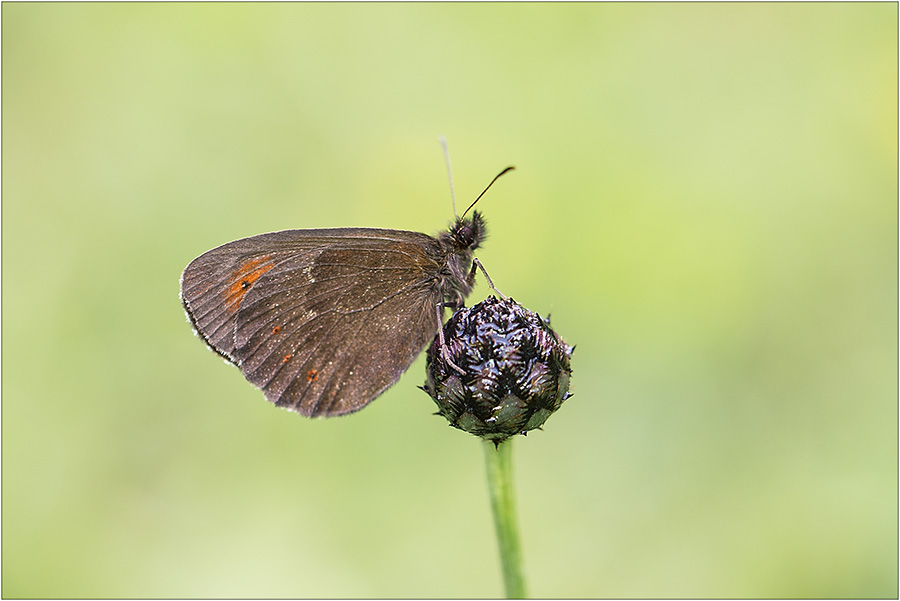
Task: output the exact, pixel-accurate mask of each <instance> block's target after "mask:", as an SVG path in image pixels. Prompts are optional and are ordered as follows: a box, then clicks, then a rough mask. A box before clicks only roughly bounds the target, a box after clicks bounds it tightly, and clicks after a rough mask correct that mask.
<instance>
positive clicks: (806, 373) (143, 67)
mask: <svg viewBox="0 0 900 601" xmlns="http://www.w3.org/2000/svg"><path fill="white" fill-rule="evenodd" d="M2 17H3V19H2V26H3V32H2V33H3V37H2V43H3V48H2V50H3V53H2V60H3V132H2V133H3V190H2V191H3V206H2V208H3V213H2V217H3V221H2V225H3V255H2V257H3V282H2V283H3V351H4V352H3V365H2V367H3V381H2V386H3V389H2V392H3V405H2V409H3V413H2V417H3V422H2V426H3V428H2V434H3V441H2V444H3V474H2V476H3V482H2V483H3V499H2V500H3V531H2V533H3V573H2V575H3V584H2V594H3V596H4V597H7V598H8V597H33V596H38V597H170V596H174V597H197V596H202V597H228V596H238V597H282V596H288V597H471V596H475V597H494V596H498V595H501V594H502V581H501V577H500V572H499V561H498V558H497V551H496V544H495V541H494V538H493V530H492V525H491V521H490V513H489V506H488V498H487V492H486V488H485V482H484V480H485V477H484V468H483V464H482V457H481V445H480V444H479V442H478V440H477V439H475V438H473V437H470V436H469V435H467V434H464V433H462V432H459V431H456V430H454V429H452V428H449V427H448V426H447V424H446V423H445V422H444V421H443V420H442V419H441V418H439V417H435V416H433V415H432V413H433V411H434V410H435V407H434V405H433V403H432V401H431V400H430V399H429V398H428V397H427V396H426V395H425V394H424V393H423V392H421V391H420V390H418V389H417V388H416V386H417V385H419V384H421V383H422V382H423V380H424V360H423V359H422V358H419V359H418V360H417V362H416V363H415V364H413V366H412V368H411V369H410V370H409V372H407V374H406V375H405V376H404V377H403V378H402V379H401V380H400V382H399V383H398V384H397V385H396V386H395V387H394V388H392V389H390V390H389V391H388V392H387V393H385V394H384V395H383V396H382V397H380V398H379V399H378V400H377V401H376V402H374V403H373V404H372V405H371V406H370V407H369V408H367V409H366V410H365V411H363V412H361V413H357V414H354V415H352V416H349V417H343V418H337V419H333V420H318V421H316V420H307V419H304V418H302V417H300V416H298V415H295V414H292V413H288V412H286V411H282V410H279V409H277V408H275V407H273V406H271V405H270V404H268V403H266V402H265V401H264V399H263V396H262V394H261V393H260V392H259V391H258V390H256V389H254V388H253V387H252V386H251V385H249V384H248V383H246V382H245V381H244V380H243V378H242V377H241V375H240V373H239V372H238V370H236V369H234V368H233V367H230V366H227V365H225V364H224V363H223V361H221V360H219V359H218V358H217V357H216V356H215V355H213V354H211V353H209V352H207V351H206V350H205V348H204V346H203V345H202V344H201V343H200V341H199V340H197V339H196V338H195V337H194V336H193V335H192V333H191V330H190V328H189V326H188V324H187V321H186V319H185V317H184V314H183V312H182V309H181V305H180V303H179V300H178V281H179V275H180V273H181V270H182V269H183V268H184V267H185V266H186V265H187V263H188V262H189V261H190V260H191V259H193V258H194V257H195V256H197V255H199V254H200V253H202V252H204V251H206V250H208V249H210V248H212V247H214V246H217V245H219V244H222V243H224V242H227V241H229V240H232V239H235V238H239V237H244V236H248V235H252V234H257V233H262V232H266V231H272V230H278V229H286V228H302V227H310V228H315V227H334V226H370V227H389V228H398V229H409V230H416V231H425V232H429V233H434V232H438V231H441V230H442V229H444V228H445V227H446V225H447V223H448V221H449V219H450V218H451V216H452V210H451V206H450V195H449V191H448V186H447V180H446V175H445V171H444V162H443V158H442V156H441V151H440V147H439V145H438V141H437V139H438V135H439V134H444V135H446V136H447V138H448V140H449V144H450V151H451V156H452V159H453V166H454V174H455V179H456V191H457V195H458V197H459V198H460V203H461V204H463V203H465V202H466V201H469V200H471V199H473V198H474V197H475V196H476V195H477V194H478V192H480V191H481V189H482V188H483V187H484V186H485V185H486V184H487V183H488V181H490V178H491V177H493V176H494V175H495V174H496V173H497V172H498V171H499V170H500V169H502V168H503V167H504V166H506V165H508V164H515V165H516V166H517V167H518V169H517V171H516V172H515V173H513V174H511V175H509V176H507V177H504V178H503V179H502V180H500V181H499V182H498V184H497V185H496V186H495V187H494V188H493V189H492V190H491V192H490V193H489V194H488V195H487V196H486V197H485V199H483V200H482V202H481V208H482V210H483V211H484V213H485V214H486V215H487V218H488V220H489V225H490V226H491V237H490V239H489V240H488V242H487V244H486V246H485V247H484V248H483V250H481V251H479V253H478V256H479V258H480V259H481V260H482V261H483V262H484V264H485V265H486V267H487V269H488V271H489V272H490V274H491V275H492V277H493V278H494V280H495V281H496V282H497V285H498V287H499V288H500V289H501V290H503V291H504V292H506V293H507V294H511V295H512V296H514V297H515V298H516V299H517V300H518V301H520V302H522V303H524V304H525V305H526V306H528V307H529V308H531V309H532V310H535V311H538V312H540V313H542V314H547V313H552V319H553V325H554V327H555V329H556V330H557V331H558V332H560V333H561V334H562V335H563V336H564V337H565V338H566V339H567V341H568V342H570V343H572V344H575V345H576V346H577V349H576V351H575V355H574V359H573V367H574V370H575V373H574V386H573V391H574V392H575V396H574V397H573V398H572V400H570V401H569V402H568V403H567V404H566V405H565V406H564V407H563V409H562V410H561V411H560V412H559V413H558V414H556V415H555V416H553V417H552V418H551V419H550V420H549V422H548V423H547V424H546V426H545V430H544V431H543V432H536V433H533V434H532V435H530V436H528V437H527V438H519V439H517V440H516V443H515V444H516V449H515V469H516V481H517V483H518V487H519V512H520V518H521V521H522V526H523V543H524V552H525V562H526V570H527V574H528V578H529V588H530V593H531V594H533V595H534V596H539V597H673V596H678V597H795V596H800V597H896V596H897V595H898V588H897V578H898V574H897V566H898V557H897V548H898V536H897V533H898V524H897V515H898V514H897V503H898V498H897V487H898V482H897V469H898V465H897V456H898V455H897V445H898V440H897V424H898V415H897V394H898V390H897V362H898V354H897V344H898V339H897V332H898V323H897V315H898V313H897V302H898V298H897V289H898V279H897V270H898V265H897V217H898V215H897V197H898V189H897V162H898V156H897V127H898V124H897V102H898V99H897V85H898V81H897V68H898V65H897V20H898V7H897V4H896V3H881V4H871V3H866V4H805V3H802V4H789V5H781V4H769V3H763V4H727V5H724V4H705V3H700V4H671V5H670V4H666V5H663V4H427V5H426V4H412V5H409V4H365V5H363V4H261V5H248V4H227V5H226V4H102V3H101V4H41V3H38V4H27V3H26V4H10V3H4V4H3V6H2ZM488 292H489V291H488V288H487V287H486V286H485V284H484V283H483V281H482V282H481V283H480V284H479V286H478V288H477V289H476V290H475V292H474V293H473V295H472V296H471V297H470V302H472V303H474V302H477V301H479V300H481V299H482V298H484V297H485V296H486V295H487V294H488Z"/></svg>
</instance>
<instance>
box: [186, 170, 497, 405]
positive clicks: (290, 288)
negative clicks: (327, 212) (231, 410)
mask: <svg viewBox="0 0 900 601" xmlns="http://www.w3.org/2000/svg"><path fill="white" fill-rule="evenodd" d="M511 169H513V167H507V168H506V169H504V170H503V171H502V172H501V173H500V174H498V175H497V176H496V177H495V178H494V179H493V180H492V181H491V183H490V184H488V186H487V188H485V190H484V192H487V190H488V188H490V187H491V184H493V183H494V182H495V181H496V180H497V178H499V177H500V176H501V175H503V174H504V173H507V172H508V171H510V170H511ZM484 192H482V193H481V194H480V195H479V196H478V198H476V199H475V202H473V203H472V205H470V206H469V208H468V209H466V211H465V212H464V213H463V215H462V216H460V217H457V218H456V220H455V222H454V223H453V225H452V227H451V228H450V229H449V231H447V232H444V233H442V234H440V235H438V236H437V237H432V236H428V235H427V234H420V233H417V232H407V231H400V230H385V229H374V228H337V229H313V230H284V231H280V232H272V233H269V234H261V235H258V236H252V237H250V238H243V239H241V240H235V241H234V242H229V243H228V244H224V245H222V246H219V247H218V248H214V249H212V250H210V251H208V252H206V253H203V254H202V255H200V256H199V257H197V258H196V259H194V260H193V261H191V263H190V264H189V265H188V266H187V268H186V269H185V270H184V273H183V274H182V275H181V300H182V303H183V305H184V308H185V311H186V312H187V315H188V318H189V319H190V321H191V324H192V325H193V326H194V328H195V330H196V331H197V333H198V334H199V335H200V337H201V338H203V340H204V341H205V342H206V343H207V344H208V345H209V346H210V347H211V348H212V349H213V350H214V351H216V352H217V353H219V354H220V355H222V356H223V357H224V358H225V359H227V360H228V361H230V362H231V363H233V364H234V365H236V366H237V367H239V368H240V370H241V373H243V374H244V377H245V378H247V380H248V381H249V382H251V383H252V384H254V385H255V386H258V387H259V388H260V389H262V391H263V392H264V393H265V395H266V398H267V399H268V400H269V401H271V402H273V403H275V404H276V405H278V406H280V407H286V408H288V409H291V410H292V411H297V412H298V413H301V414H303V415H307V416H311V417H312V416H334V415H343V414H345V413H352V412H353V411H358V410H359V409H362V408H363V407H365V406H366V405H367V404H369V403H370V402H371V401H372V400H374V399H375V397H377V396H378V395H380V394H381V393H382V392H384V391H385V390H386V389H387V388H389V387H390V386H391V385H393V384H394V383H395V382H396V381H397V380H398V379H399V378H400V376H401V375H402V374H403V372H404V371H406V369H407V368H408V367H409V366H410V364H411V363H412V362H413V360H414V359H415V358H416V356H417V355H418V354H419V353H420V352H421V351H422V349H424V348H425V345H426V344H428V343H429V342H430V341H431V340H432V338H434V335H435V333H438V332H439V326H440V323H441V319H442V315H443V308H444V307H451V308H459V307H461V306H463V302H464V301H465V299H466V297H467V296H468V295H469V293H470V292H471V290H472V286H473V285H474V282H475V270H476V266H479V267H480V263H479V262H478V259H474V258H473V255H472V253H473V251H474V250H475V249H477V248H478V247H479V245H480V244H481V243H482V242H483V241H484V238H485V224H484V218H483V217H482V215H481V213H479V212H478V211H473V212H472V215H471V217H466V215H467V214H468V212H469V210H470V209H471V208H472V207H473V206H474V205H475V203H476V202H478V200H479V199H480V198H481V196H482V195H484ZM482 271H483V268H482ZM485 276H487V273H485ZM488 282H489V283H490V278H488ZM491 286H492V287H493V284H491Z"/></svg>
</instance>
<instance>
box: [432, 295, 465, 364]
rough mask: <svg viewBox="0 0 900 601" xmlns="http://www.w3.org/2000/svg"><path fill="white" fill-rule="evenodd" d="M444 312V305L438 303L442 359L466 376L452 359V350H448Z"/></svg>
mask: <svg viewBox="0 0 900 601" xmlns="http://www.w3.org/2000/svg"><path fill="white" fill-rule="evenodd" d="M443 311H444V303H438V305H437V317H438V340H439V341H440V343H441V357H443V359H444V361H446V362H447V365H449V366H450V367H452V368H453V369H455V370H456V371H458V372H459V373H461V374H463V375H465V373H466V372H465V370H464V369H462V368H461V367H460V366H458V365H457V364H456V363H454V362H453V361H452V360H451V359H450V349H449V348H447V343H446V341H445V340H444V326H443V324H442V323H441V313H443Z"/></svg>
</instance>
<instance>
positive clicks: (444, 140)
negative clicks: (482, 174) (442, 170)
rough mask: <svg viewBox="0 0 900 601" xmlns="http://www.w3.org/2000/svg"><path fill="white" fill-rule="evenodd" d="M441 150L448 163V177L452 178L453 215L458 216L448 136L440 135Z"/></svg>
mask: <svg viewBox="0 0 900 601" xmlns="http://www.w3.org/2000/svg"><path fill="white" fill-rule="evenodd" d="M438 140H439V141H440V143H441V150H443V151H444V163H446V165H447V179H449V180H450V200H452V201H453V216H454V217H456V192H454V190H453V170H452V169H451V168H450V151H449V150H448V149H447V138H445V137H444V136H438Z"/></svg>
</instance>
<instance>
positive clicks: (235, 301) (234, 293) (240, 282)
mask: <svg viewBox="0 0 900 601" xmlns="http://www.w3.org/2000/svg"><path fill="white" fill-rule="evenodd" d="M270 258H271V257H269V255H266V256H264V257H255V258H253V259H249V260H247V261H245V262H244V263H243V264H242V265H241V266H240V267H238V268H237V269H236V270H235V271H234V272H233V273H232V274H231V284H230V285H229V286H228V287H227V288H225V291H224V292H223V293H222V296H224V297H225V308H226V309H228V310H229V311H230V312H232V313H234V312H235V311H237V310H238V307H239V306H240V305H241V301H242V300H244V295H245V294H247V291H248V290H250V287H251V286H253V284H254V283H256V280H258V279H259V278H260V276H262V275H263V274H264V273H265V272H267V271H269V270H270V269H272V267H274V265H273V264H272V263H266V261H268V260H269V259H270Z"/></svg>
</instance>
